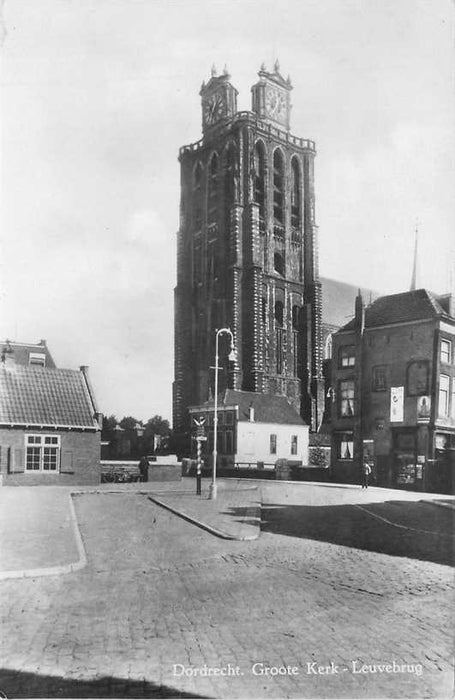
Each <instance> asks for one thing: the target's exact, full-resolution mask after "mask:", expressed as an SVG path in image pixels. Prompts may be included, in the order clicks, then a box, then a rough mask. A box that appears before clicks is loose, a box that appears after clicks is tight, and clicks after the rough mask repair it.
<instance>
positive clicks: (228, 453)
mask: <svg viewBox="0 0 455 700" xmlns="http://www.w3.org/2000/svg"><path fill="white" fill-rule="evenodd" d="M189 411H190V415H191V418H192V419H196V420H197V421H198V422H200V419H201V418H203V419H204V420H205V423H204V427H205V429H206V436H207V442H206V443H204V448H203V452H204V453H205V455H207V456H209V455H210V454H211V452H212V450H213V425H214V401H213V399H212V400H210V401H206V402H205V403H204V404H201V405H200V406H191V407H190V409H189ZM217 412H218V438H217V452H218V463H219V465H220V466H233V465H234V464H235V465H239V466H245V467H246V466H248V465H249V464H251V465H254V466H257V463H258V462H262V463H263V464H264V466H265V467H267V466H274V465H275V462H276V461H277V459H280V458H285V459H289V460H295V461H301V462H302V464H304V465H305V464H308V431H309V429H308V426H307V425H306V424H305V423H304V421H303V419H302V418H301V417H300V416H299V414H298V413H297V411H296V410H295V409H294V408H293V406H291V404H290V403H289V402H288V401H287V399H286V397H285V396H272V395H270V394H256V393H253V392H250V391H234V390H233V389H226V391H225V392H224V394H222V395H220V396H219V398H218V411H217ZM192 422H193V424H194V425H195V421H194V420H193V421H192Z"/></svg>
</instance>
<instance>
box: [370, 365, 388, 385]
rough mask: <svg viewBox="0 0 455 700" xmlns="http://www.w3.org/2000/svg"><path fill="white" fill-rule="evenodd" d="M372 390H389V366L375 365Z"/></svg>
mask: <svg viewBox="0 0 455 700" xmlns="http://www.w3.org/2000/svg"><path fill="white" fill-rule="evenodd" d="M372 390H373V391H386V390H387V368H386V366H385V365H378V366H377V367H373V382H372Z"/></svg>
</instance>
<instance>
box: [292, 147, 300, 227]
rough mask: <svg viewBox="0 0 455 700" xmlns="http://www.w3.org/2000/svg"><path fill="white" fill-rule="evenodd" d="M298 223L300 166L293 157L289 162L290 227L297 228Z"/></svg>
mask: <svg viewBox="0 0 455 700" xmlns="http://www.w3.org/2000/svg"><path fill="white" fill-rule="evenodd" d="M300 221H301V207H300V166H299V161H298V160H297V158H296V157H295V156H294V157H293V158H292V161H291V226H292V227H293V228H299V227H300Z"/></svg>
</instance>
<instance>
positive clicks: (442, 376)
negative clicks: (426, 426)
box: [438, 374, 450, 418]
mask: <svg viewBox="0 0 455 700" xmlns="http://www.w3.org/2000/svg"><path fill="white" fill-rule="evenodd" d="M443 379H444V380H445V379H447V385H446V386H447V388H446V389H443V388H442V386H441V384H442V380H443ZM443 396H445V402H444V403H445V407H444V411H441V398H442V397H443ZM449 416H450V376H449V375H448V374H440V375H439V391H438V418H448V417H449Z"/></svg>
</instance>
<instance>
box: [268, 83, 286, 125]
mask: <svg viewBox="0 0 455 700" xmlns="http://www.w3.org/2000/svg"><path fill="white" fill-rule="evenodd" d="M265 106H266V107H267V112H268V114H269V116H270V117H272V118H273V119H282V118H283V117H284V115H285V112H286V98H285V96H284V95H283V93H282V92H280V90H276V89H274V88H269V89H268V90H267V93H266V96H265Z"/></svg>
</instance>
